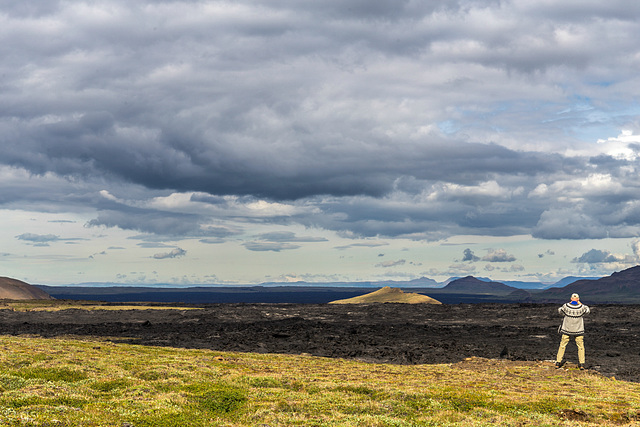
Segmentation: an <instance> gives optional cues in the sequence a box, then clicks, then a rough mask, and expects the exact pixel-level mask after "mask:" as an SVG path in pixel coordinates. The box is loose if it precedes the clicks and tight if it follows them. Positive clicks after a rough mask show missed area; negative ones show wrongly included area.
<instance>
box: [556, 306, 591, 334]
mask: <svg viewBox="0 0 640 427" xmlns="http://www.w3.org/2000/svg"><path fill="white" fill-rule="evenodd" d="M590 312H591V310H589V307H587V306H586V305H584V304H582V303H578V304H571V303H566V304H563V305H562V307H560V308H559V309H558V313H560V315H563V316H564V320H563V321H562V325H561V326H560V329H559V330H558V332H560V333H561V334H565V335H584V320H583V319H582V317H583V316H585V315H587V314H589V313H590Z"/></svg>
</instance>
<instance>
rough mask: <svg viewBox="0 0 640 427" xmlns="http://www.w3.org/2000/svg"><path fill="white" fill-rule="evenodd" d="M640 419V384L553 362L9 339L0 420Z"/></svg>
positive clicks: (486, 422)
mask: <svg viewBox="0 0 640 427" xmlns="http://www.w3.org/2000/svg"><path fill="white" fill-rule="evenodd" d="M638 419H640V385H639V384H636V383H629V382H623V381H616V380H615V379H610V378H606V377H602V376H600V375H598V374H596V373H593V372H589V371H579V370H577V369H569V370H556V369H554V367H553V365H552V363H550V362H509V361H503V360H487V359H477V358H473V359H469V360H466V361H463V362H460V363H457V364H441V365H419V366H399V365H389V364H371V363H364V362H358V361H348V360H343V359H328V358H318V357H312V356H307V355H299V356H290V355H274V354H269V355H266V354H255V353H221V352H215V351H208V350H189V349H176V348H161V347H148V346H139V345H125V344H114V343H111V342H108V341H104V340H98V339H90V338H78V337H77V338H72V337H68V338H65V339H43V338H39V337H25V336H21V337H11V336H0V425H9V426H12V425H15V426H136V427H137V426H163V427H170V426H181V427H186V426H263V427H266V426H454V425H455V426H495V425H503V426H561V425H566V426H580V425H585V426H586V425H592V426H596V425H625V424H633V423H634V422H635V420H638Z"/></svg>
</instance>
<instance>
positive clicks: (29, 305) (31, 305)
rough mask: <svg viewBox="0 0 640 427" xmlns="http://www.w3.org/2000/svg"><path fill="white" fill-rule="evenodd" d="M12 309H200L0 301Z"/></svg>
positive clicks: (43, 301) (74, 302)
mask: <svg viewBox="0 0 640 427" xmlns="http://www.w3.org/2000/svg"><path fill="white" fill-rule="evenodd" d="M3 309H5V310H6V309H9V310H14V311H60V310H69V309H80V310H88V311H93V310H201V309H202V308H201V307H178V306H172V305H146V304H144V303H142V304H106V303H99V302H95V301H73V300H65V301H61V300H25V301H1V302H0V310H3Z"/></svg>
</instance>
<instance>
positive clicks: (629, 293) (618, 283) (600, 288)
mask: <svg viewBox="0 0 640 427" xmlns="http://www.w3.org/2000/svg"><path fill="white" fill-rule="evenodd" d="M574 292H575V293H577V294H579V295H580V300H581V301H583V302H585V304H587V305H588V303H589V302H599V303H607V302H612V303H634V304H638V303H640V266H635V267H631V268H628V269H626V270H622V271H619V272H616V273H613V274H612V275H611V276H607V277H602V278H600V279H597V280H578V281H575V282H572V283H570V284H568V285H566V286H564V287H554V288H550V289H546V290H545V291H543V292H540V293H537V294H534V295H532V300H533V301H558V300H563V299H564V300H568V299H569V297H570V295H571V294H572V293H574Z"/></svg>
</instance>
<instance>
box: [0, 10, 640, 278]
mask: <svg viewBox="0 0 640 427" xmlns="http://www.w3.org/2000/svg"><path fill="white" fill-rule="evenodd" d="M638 40H640V3H638V2H629V1H627V0H609V1H607V2H602V1H600V0H564V1H562V2H558V1H551V0H433V1H428V2H423V1H413V0H324V1H294V0H269V1H260V0H234V1H233V2H226V1H188V0H185V1H172V0H154V1H147V0H140V1H130V0H127V1H125V0H94V1H58V0H33V1H29V2H25V1H23V0H5V1H3V2H2V3H1V4H0V183H1V184H0V276H8V277H13V278H16V279H20V280H25V281H27V282H29V283H35V284H50V285H65V284H76V283H85V282H109V283H122V284H160V283H167V284H174V285H192V284H229V285H234V284H257V283H263V282H280V281H284V282H296V281H307V282H327V281H379V280H413V279H417V278H419V277H429V278H432V279H434V280H437V281H443V280H445V279H447V278H449V277H451V276H467V275H474V276H476V277H490V278H492V279H494V280H522V281H543V282H546V283H549V282H554V281H557V280H559V279H561V278H563V277H566V276H590V277H591V276H603V275H609V274H611V273H613V272H615V271H620V270H623V269H625V268H629V267H632V266H635V265H637V264H639V263H640V179H638V178H639V176H638V175H639V171H640V73H639V72H638V70H640V44H639V43H638Z"/></svg>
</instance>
